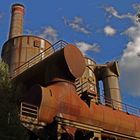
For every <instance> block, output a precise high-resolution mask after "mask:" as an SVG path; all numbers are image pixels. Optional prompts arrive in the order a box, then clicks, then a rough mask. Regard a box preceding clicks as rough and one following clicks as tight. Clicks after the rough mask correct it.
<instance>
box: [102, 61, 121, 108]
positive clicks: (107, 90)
mask: <svg viewBox="0 0 140 140" xmlns="http://www.w3.org/2000/svg"><path fill="white" fill-rule="evenodd" d="M119 75H120V73H119V68H118V64H117V62H110V63H107V65H106V67H103V68H102V80H103V86H104V95H105V97H106V98H108V99H110V98H111V99H113V100H114V101H113V103H112V105H113V106H114V108H117V109H121V108H122V105H121V103H120V102H121V94H120V87H119V80H118V78H119ZM107 101H108V100H106V103H107ZM109 104H110V103H109Z"/></svg>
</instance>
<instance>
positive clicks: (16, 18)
mask: <svg viewBox="0 0 140 140" xmlns="http://www.w3.org/2000/svg"><path fill="white" fill-rule="evenodd" d="M23 16H24V5H22V4H17V3H16V4H13V5H12V9H11V23H10V32H9V39H10V38H13V37H16V36H20V35H22V32H23Z"/></svg>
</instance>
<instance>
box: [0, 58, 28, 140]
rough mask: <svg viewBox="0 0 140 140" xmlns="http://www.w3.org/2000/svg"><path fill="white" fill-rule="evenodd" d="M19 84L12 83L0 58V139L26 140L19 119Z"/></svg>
mask: <svg viewBox="0 0 140 140" xmlns="http://www.w3.org/2000/svg"><path fill="white" fill-rule="evenodd" d="M20 98H21V94H20V86H17V85H13V84H12V83H11V80H10V78H9V72H8V66H7V65H6V64H5V63H4V62H2V61H1V60H0V140H12V139H13V140H27V139H28V135H27V131H26V129H25V128H24V127H23V126H22V125H21V123H20V120H19V115H18V113H19V102H20Z"/></svg>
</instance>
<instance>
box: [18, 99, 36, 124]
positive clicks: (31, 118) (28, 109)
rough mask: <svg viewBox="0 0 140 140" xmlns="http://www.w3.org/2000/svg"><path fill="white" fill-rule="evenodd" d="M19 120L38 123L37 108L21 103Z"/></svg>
mask: <svg viewBox="0 0 140 140" xmlns="http://www.w3.org/2000/svg"><path fill="white" fill-rule="evenodd" d="M20 120H21V121H23V122H30V123H36V124H37V123H38V107H37V106H35V105H31V104H28V103H25V102H21V107H20Z"/></svg>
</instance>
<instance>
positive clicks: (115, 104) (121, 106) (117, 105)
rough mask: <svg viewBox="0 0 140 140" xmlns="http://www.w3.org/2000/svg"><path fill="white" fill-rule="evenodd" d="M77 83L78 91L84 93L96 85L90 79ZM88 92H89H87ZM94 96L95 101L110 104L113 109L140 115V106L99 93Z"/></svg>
mask: <svg viewBox="0 0 140 140" xmlns="http://www.w3.org/2000/svg"><path fill="white" fill-rule="evenodd" d="M75 84H76V91H77V92H78V94H82V93H83V92H86V91H88V90H91V89H92V87H93V89H94V87H95V85H94V84H93V85H92V83H89V82H88V81H86V82H84V83H80V81H78V79H77V80H76V82H75ZM87 94H88V93H87ZM93 98H94V100H93V101H94V102H96V103H99V104H102V105H105V106H109V107H111V108H113V109H117V110H120V111H122V112H126V113H128V114H132V115H135V116H139V117H140V108H137V107H134V106H131V105H128V104H125V103H123V102H120V101H117V100H114V99H111V98H107V97H105V96H103V95H99V96H98V95H97V96H96V97H95V96H93Z"/></svg>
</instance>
